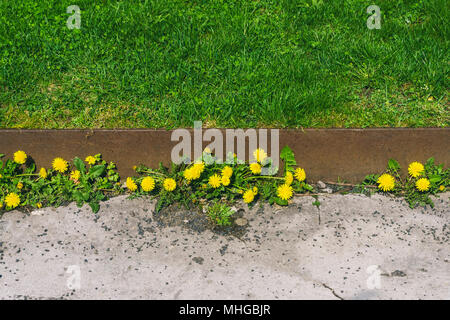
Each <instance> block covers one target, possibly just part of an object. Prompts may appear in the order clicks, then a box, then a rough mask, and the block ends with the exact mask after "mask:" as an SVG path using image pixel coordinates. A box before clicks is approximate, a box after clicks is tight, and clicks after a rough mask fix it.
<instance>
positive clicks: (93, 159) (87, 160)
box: [84, 156, 97, 165]
mask: <svg viewBox="0 0 450 320" xmlns="http://www.w3.org/2000/svg"><path fill="white" fill-rule="evenodd" d="M84 161H86V162H87V163H89V164H90V165H93V164H95V162H96V161H97V160H96V159H95V157H93V156H87V157H86V159H84Z"/></svg>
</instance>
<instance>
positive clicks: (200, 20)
mask: <svg viewBox="0 0 450 320" xmlns="http://www.w3.org/2000/svg"><path fill="white" fill-rule="evenodd" d="M314 2H317V3H315V4H314V3H313V1H312V0H297V1H295V0H281V1H275V0H273V1H266V0H259V1H258V0H245V1H244V0H242V1H224V0H222V1H219V0H203V1H202V0H198V1H187V0H184V1H181V0H177V1H175V0H161V1H152V0H148V1H145V0H143V1H132V0H128V1H106V0H104V1H94V0H70V1H66V0H55V1H42V0H41V1H30V0H21V1H12V0H0V127H2V128H118V127H121V128H143V127H148V128H155V127H156V128H173V127H178V126H187V127H191V126H193V121H194V120H202V121H203V123H204V124H205V126H207V127H241V128H247V127H256V126H265V127H293V128H296V127H385V126H391V127H424V126H440V127H446V126H448V124H449V122H450V119H449V103H448V96H447V94H448V88H449V73H448V72H449V61H450V59H449V39H448V38H449V30H448V23H449V21H450V20H449V16H448V13H449V12H450V10H449V9H450V8H449V6H450V2H449V1H447V0H421V1H409V0H399V1H393V0H389V1H388V0H376V1H361V0H347V1H340V0H336V1H326V0H324V1H323V3H321V1H314ZM73 4H76V5H78V6H79V7H80V8H81V29H80V30H77V29H74V30H70V29H68V28H67V26H66V21H67V19H68V17H69V16H70V14H67V13H66V8H67V7H68V6H69V5H73ZM371 4H377V5H378V6H379V7H380V8H381V11H382V21H381V29H380V30H369V29H368V28H367V26H366V21H367V18H368V17H369V14H367V12H366V8H367V6H369V5H371Z"/></svg>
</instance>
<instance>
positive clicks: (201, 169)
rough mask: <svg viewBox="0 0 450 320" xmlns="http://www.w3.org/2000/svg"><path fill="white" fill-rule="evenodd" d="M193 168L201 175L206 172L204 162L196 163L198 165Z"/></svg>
mask: <svg viewBox="0 0 450 320" xmlns="http://www.w3.org/2000/svg"><path fill="white" fill-rule="evenodd" d="M193 168H195V170H197V171H199V172H200V173H202V172H203V170H205V163H204V162H203V161H201V162H196V163H194V165H193Z"/></svg>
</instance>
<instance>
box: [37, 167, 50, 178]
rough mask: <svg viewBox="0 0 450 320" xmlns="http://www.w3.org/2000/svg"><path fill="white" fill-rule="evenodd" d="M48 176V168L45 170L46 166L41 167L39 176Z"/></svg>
mask: <svg viewBox="0 0 450 320" xmlns="http://www.w3.org/2000/svg"><path fill="white" fill-rule="evenodd" d="M47 176H48V174H47V170H45V168H41V170H39V177H41V178H42V179H46V178H47Z"/></svg>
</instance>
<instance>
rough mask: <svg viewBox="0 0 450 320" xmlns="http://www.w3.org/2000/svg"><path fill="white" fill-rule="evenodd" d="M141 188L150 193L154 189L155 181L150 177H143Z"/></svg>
mask: <svg viewBox="0 0 450 320" xmlns="http://www.w3.org/2000/svg"><path fill="white" fill-rule="evenodd" d="M141 187H142V190H144V191H145V192H149V191H152V190H153V189H154V188H155V180H154V179H153V178H152V177H145V178H144V179H142V181H141Z"/></svg>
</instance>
